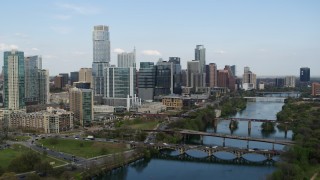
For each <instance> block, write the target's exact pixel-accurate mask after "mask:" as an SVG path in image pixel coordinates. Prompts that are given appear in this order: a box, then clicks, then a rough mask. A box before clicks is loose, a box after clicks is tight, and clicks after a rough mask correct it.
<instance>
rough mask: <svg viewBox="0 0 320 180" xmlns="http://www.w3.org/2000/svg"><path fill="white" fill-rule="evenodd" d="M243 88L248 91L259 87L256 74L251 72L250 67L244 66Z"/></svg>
mask: <svg viewBox="0 0 320 180" xmlns="http://www.w3.org/2000/svg"><path fill="white" fill-rule="evenodd" d="M242 88H243V89H244V90H246V91H247V90H252V89H256V88H257V78H256V74H254V73H253V72H251V71H250V68H249V67H244V73H243V78H242Z"/></svg>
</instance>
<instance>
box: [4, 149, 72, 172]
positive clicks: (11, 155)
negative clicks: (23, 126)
mask: <svg viewBox="0 0 320 180" xmlns="http://www.w3.org/2000/svg"><path fill="white" fill-rule="evenodd" d="M28 151H32V150H30V149H28V148H27V147H25V146H23V145H18V144H14V145H12V146H11V147H9V148H7V149H2V150H0V166H1V167H2V168H4V169H6V168H7V167H8V166H9V164H10V163H11V161H12V160H13V159H15V158H17V157H19V156H20V155H22V154H23V153H25V152H28ZM41 158H42V160H44V161H48V162H54V163H53V164H54V165H53V166H59V165H63V164H65V163H66V162H64V161H61V160H57V159H53V158H51V157H48V156H41Z"/></svg>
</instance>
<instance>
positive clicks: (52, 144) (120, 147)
mask: <svg viewBox="0 0 320 180" xmlns="http://www.w3.org/2000/svg"><path fill="white" fill-rule="evenodd" d="M38 144H39V145H43V146H44V147H47V148H49V149H52V150H54V151H58V152H63V153H68V154H72V155H75V156H80V157H83V158H92V157H97V156H101V155H107V154H113V153H118V152H124V151H126V150H128V148H127V145H126V144H121V143H107V142H96V141H92V140H73V139H58V138H49V139H41V140H39V141H38Z"/></svg>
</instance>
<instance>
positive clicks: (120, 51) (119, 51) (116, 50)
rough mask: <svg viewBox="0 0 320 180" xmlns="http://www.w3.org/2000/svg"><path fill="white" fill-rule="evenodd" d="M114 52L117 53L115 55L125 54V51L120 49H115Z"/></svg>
mask: <svg viewBox="0 0 320 180" xmlns="http://www.w3.org/2000/svg"><path fill="white" fill-rule="evenodd" d="M113 52H115V53H123V52H124V50H123V49H120V48H115V49H114V50H113Z"/></svg>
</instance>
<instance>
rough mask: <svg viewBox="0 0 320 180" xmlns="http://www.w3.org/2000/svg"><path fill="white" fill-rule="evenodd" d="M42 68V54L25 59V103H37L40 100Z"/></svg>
mask: <svg viewBox="0 0 320 180" xmlns="http://www.w3.org/2000/svg"><path fill="white" fill-rule="evenodd" d="M40 69H42V58H41V56H29V57H25V59H24V74H25V103H26V104H37V103H38V102H39V99H38V98H39V77H38V70H40Z"/></svg>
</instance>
